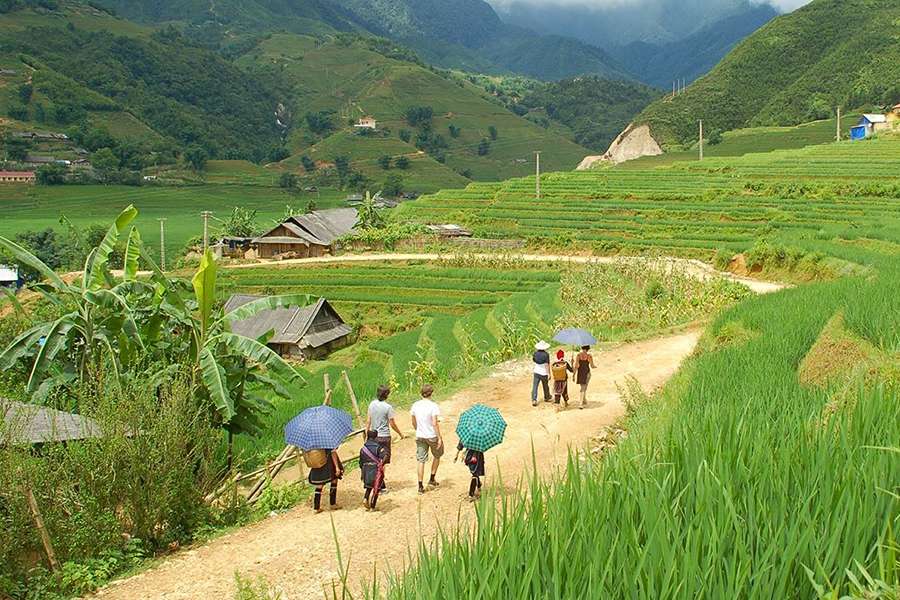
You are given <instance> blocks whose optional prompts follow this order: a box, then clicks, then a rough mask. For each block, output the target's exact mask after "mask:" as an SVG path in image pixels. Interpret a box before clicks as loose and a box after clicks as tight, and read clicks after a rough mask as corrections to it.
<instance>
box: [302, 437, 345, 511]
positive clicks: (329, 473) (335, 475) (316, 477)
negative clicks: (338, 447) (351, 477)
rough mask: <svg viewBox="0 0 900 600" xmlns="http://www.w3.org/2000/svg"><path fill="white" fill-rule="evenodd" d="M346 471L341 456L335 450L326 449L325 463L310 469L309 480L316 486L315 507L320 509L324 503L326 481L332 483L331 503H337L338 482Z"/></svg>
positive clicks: (332, 504)
mask: <svg viewBox="0 0 900 600" xmlns="http://www.w3.org/2000/svg"><path fill="white" fill-rule="evenodd" d="M343 471H344V465H343V463H342V462H341V457H340V456H338V455H337V452H335V451H334V450H326V451H325V464H324V465H322V466H321V467H316V468H315V469H310V470H309V478H308V479H309V482H310V483H311V484H312V485H314V486H316V491H315V494H314V495H313V508H315V509H316V510H319V508H320V507H321V505H322V489H323V488H324V487H325V484H326V483H331V490H330V493H329V504H330V505H331V506H334V505H335V504H337V482H338V479H340V478H341V475H342V473H343Z"/></svg>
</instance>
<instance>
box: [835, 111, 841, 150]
mask: <svg viewBox="0 0 900 600" xmlns="http://www.w3.org/2000/svg"><path fill="white" fill-rule="evenodd" d="M835 140H836V141H838V142H839V141H841V107H840V106H838V109H837V135H836V136H835Z"/></svg>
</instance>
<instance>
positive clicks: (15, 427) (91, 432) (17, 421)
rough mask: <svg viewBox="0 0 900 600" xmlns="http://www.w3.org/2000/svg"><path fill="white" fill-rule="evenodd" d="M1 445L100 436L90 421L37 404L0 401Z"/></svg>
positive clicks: (100, 433)
mask: <svg viewBox="0 0 900 600" xmlns="http://www.w3.org/2000/svg"><path fill="white" fill-rule="evenodd" d="M0 423H3V425H4V426H3V427H0V446H29V445H34V444H48V443H58V442H73V441H76V440H86V439H89V438H96V437H100V436H102V435H103V433H102V431H101V429H100V425H99V424H98V423H97V422H96V421H95V420H93V419H90V418H87V417H82V416H81V415H77V414H73V413H67V412H62V411H59V410H55V409H52V408H48V407H46V406H39V405H37V404H25V403H24V402H17V401H14V400H7V399H5V398H0Z"/></svg>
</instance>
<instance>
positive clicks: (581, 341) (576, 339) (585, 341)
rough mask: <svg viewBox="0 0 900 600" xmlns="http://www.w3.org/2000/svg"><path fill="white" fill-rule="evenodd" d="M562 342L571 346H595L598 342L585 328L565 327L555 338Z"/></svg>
mask: <svg viewBox="0 0 900 600" xmlns="http://www.w3.org/2000/svg"><path fill="white" fill-rule="evenodd" d="M553 340H554V341H556V342H559V343H560V344H569V345H570V346H593V345H594V344H596V343H597V338H595V337H594V336H592V335H591V334H590V333H589V332H588V331H585V330H584V329H575V328H569V329H563V330H562V331H560V332H559V333H557V334H556V336H555V337H554V338H553Z"/></svg>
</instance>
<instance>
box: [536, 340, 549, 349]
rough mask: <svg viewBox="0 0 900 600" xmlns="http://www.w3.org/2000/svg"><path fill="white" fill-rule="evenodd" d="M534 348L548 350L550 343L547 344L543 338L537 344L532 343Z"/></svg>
mask: <svg viewBox="0 0 900 600" xmlns="http://www.w3.org/2000/svg"><path fill="white" fill-rule="evenodd" d="M534 349H535V350H549V349H550V344H548V343H547V342H545V341H544V340H541V341H539V342H538V343H537V344H535V345H534Z"/></svg>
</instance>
